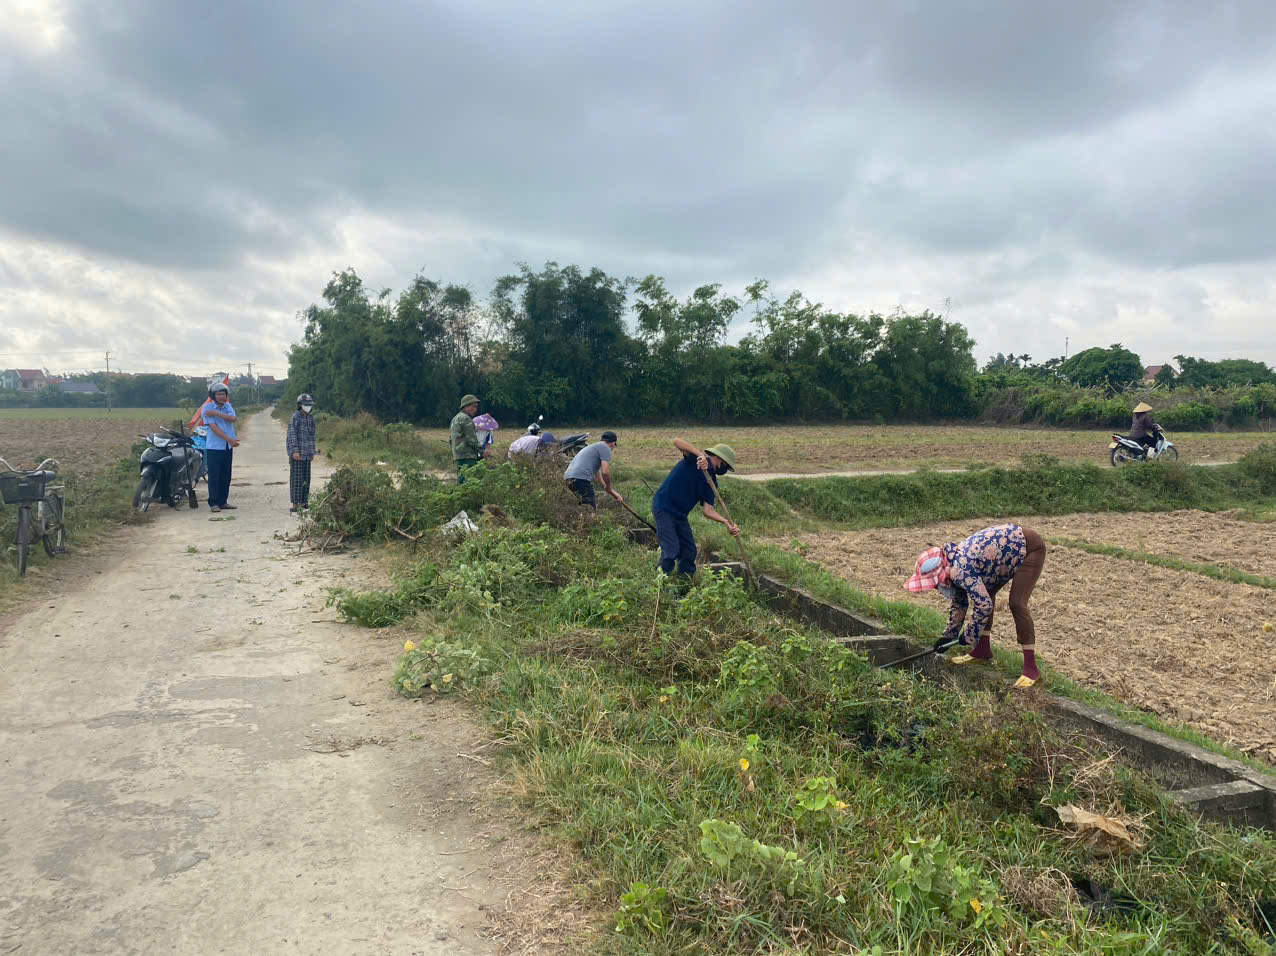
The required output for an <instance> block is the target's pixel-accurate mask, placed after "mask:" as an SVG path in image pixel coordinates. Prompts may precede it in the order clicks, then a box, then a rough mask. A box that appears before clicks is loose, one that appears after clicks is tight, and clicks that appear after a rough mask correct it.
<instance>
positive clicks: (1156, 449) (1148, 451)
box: [1108, 425, 1179, 468]
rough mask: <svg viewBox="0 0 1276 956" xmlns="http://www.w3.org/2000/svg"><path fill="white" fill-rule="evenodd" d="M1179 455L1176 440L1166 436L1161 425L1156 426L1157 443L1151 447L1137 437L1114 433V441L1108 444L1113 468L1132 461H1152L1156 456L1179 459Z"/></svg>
mask: <svg viewBox="0 0 1276 956" xmlns="http://www.w3.org/2000/svg"><path fill="white" fill-rule="evenodd" d="M1178 457H1179V450H1178V449H1177V448H1175V447H1174V442H1172V441H1170V440H1169V439H1168V438H1166V437H1165V432H1164V431H1163V430H1162V429H1161V426H1160V425H1157V426H1156V444H1155V445H1154V446H1152V447H1151V448H1149V447H1148V446H1147V445H1145V444H1143V442H1141V441H1139V440H1138V439H1137V438H1127V437H1126V436H1125V435H1113V436H1112V443H1111V444H1110V445H1108V460H1109V461H1111V462H1112V467H1113V468H1119V467H1120V466H1121V465H1127V464H1129V463H1130V462H1132V461H1151V460H1152V459H1154V458H1156V459H1160V458H1164V459H1165V460H1166V461H1177V460H1178Z"/></svg>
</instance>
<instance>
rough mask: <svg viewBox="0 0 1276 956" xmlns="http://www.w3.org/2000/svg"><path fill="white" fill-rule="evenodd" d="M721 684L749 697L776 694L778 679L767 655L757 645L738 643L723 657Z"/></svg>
mask: <svg viewBox="0 0 1276 956" xmlns="http://www.w3.org/2000/svg"><path fill="white" fill-rule="evenodd" d="M718 682H719V684H721V685H723V686H725V687H727V688H728V689H731V690H735V691H738V692H742V693H744V694H747V695H755V694H762V695H766V696H769V695H771V694H774V693H775V690H776V677H775V673H774V671H773V670H772V669H771V665H770V663H769V662H768V661H767V655H766V653H765V652H764V651H763V650H762V648H760V647H758V646H757V645H755V644H750V643H749V642H748V641H737V642H736V645H735V646H734V647H732V648H731V649H730V650H729V651H727V652H726V654H724V655H723V656H722V664H721V666H720V677H719V678H718Z"/></svg>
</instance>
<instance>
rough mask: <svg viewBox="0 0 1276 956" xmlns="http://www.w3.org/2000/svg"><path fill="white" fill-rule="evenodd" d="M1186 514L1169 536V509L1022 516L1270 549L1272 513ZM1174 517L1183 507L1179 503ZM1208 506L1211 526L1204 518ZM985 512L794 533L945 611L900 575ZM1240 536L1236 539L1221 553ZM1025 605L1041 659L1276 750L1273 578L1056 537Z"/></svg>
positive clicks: (889, 594)
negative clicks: (1167, 562) (904, 525)
mask: <svg viewBox="0 0 1276 956" xmlns="http://www.w3.org/2000/svg"><path fill="white" fill-rule="evenodd" d="M1187 514H1188V515H1190V521H1191V522H1192V523H1191V524H1190V525H1189V527H1190V528H1191V529H1192V530H1190V531H1186V532H1184V533H1183V534H1182V535H1181V537H1180V538H1178V539H1177V540H1176V539H1175V538H1174V537H1173V530H1172V529H1173V523H1172V521H1173V519H1174V518H1175V515H1169V514H1167V515H1155V516H1150V515H1149V516H1145V515H1139V516H1134V515H1131V516H1111V515H1102V516H1099V515H1069V516H1065V517H1062V518H1043V519H1040V520H1037V519H1033V518H1027V519H1024V522H1023V523H1025V524H1027V525H1028V526H1029V527H1033V528H1036V529H1037V530H1038V531H1041V532H1042V533H1043V534H1045V535H1047V536H1050V535H1062V536H1068V537H1072V538H1077V539H1082V540H1087V541H1095V542H1099V541H1103V540H1104V538H1105V536H1111V535H1113V534H1121V533H1124V531H1125V527H1124V522H1127V521H1128V522H1130V523H1131V525H1133V524H1135V523H1138V524H1140V525H1148V526H1149V535H1151V533H1152V532H1153V531H1159V533H1160V534H1162V535H1164V537H1159V538H1156V539H1154V540H1157V541H1165V542H1167V543H1168V545H1167V548H1166V550H1165V551H1164V552H1163V553H1166V554H1175V555H1178V556H1181V557H1185V558H1190V559H1192V560H1198V561H1204V560H1206V559H1207V558H1209V557H1213V559H1214V560H1215V561H1217V562H1219V563H1227V564H1230V565H1232V566H1237V567H1247V566H1250V565H1252V562H1253V560H1254V558H1255V557H1256V556H1257V555H1259V554H1261V553H1263V551H1264V549H1265V551H1266V553H1267V554H1270V553H1272V551H1273V549H1276V527H1273V526H1272V525H1270V524H1250V523H1246V522H1239V521H1236V520H1235V519H1217V516H1211V515H1199V514H1193V513H1187ZM1178 518H1179V520H1180V521H1183V520H1185V518H1184V513H1179V515H1178ZM1212 518H1213V519H1216V520H1218V524H1217V526H1216V527H1211V526H1210V525H1209V520H1210V519H1212ZM992 523H994V522H993V521H991V520H989V521H982V522H981V521H979V520H972V521H966V522H961V523H959V524H958V523H945V524H940V525H929V526H925V527H918V528H908V529H898V528H896V529H874V530H871V531H856V532H844V533H831V534H821V535H806V536H803V538H802V541H803V543H804V544H806V545H807V546H808V547H809V548H810V552H809V557H810V558H811V559H812V560H815V561H818V562H819V563H820V564H822V565H824V566H825V567H827V568H828V569H829V570H831V571H833V572H835V573H837V574H839V575H841V576H842V577H844V578H846V579H847V580H849V581H853V582H855V583H856V584H858V585H860V586H861V587H864V588H865V589H867V590H870V591H872V592H874V593H876V594H880V595H882V596H883V597H886V598H889V599H892V600H896V601H900V600H922V601H927V602H929V603H931V604H932V605H933V606H934V607H935V608H936V609H937V610H941V611H944V610H946V604H945V603H944V601H943V599H942V597H940V596H939V595H938V594H935V593H933V592H932V593H930V594H927V595H924V596H918V597H909V596H908V595H907V592H905V591H904V589H903V582H904V580H905V579H906V578H907V577H908V575H909V574H910V573H911V571H912V567H913V562H914V560H915V558H916V556H917V553H918V552H919V551H921V550H922V549H923V548H925V547H926V546H928V545H930V544H939V543H943V542H945V541H952V540H957V539H959V538H962V537H965V536H966V535H967V534H969V533H971V532H972V531H976V530H978V529H979V528H981V527H985V526H987V525H989V524H992ZM1151 540H1153V539H1152V538H1151V537H1149V542H1150V541H1151ZM1241 541H1243V542H1244V543H1245V548H1244V552H1243V553H1241V552H1240V551H1239V550H1238V551H1236V552H1235V553H1233V554H1229V552H1228V549H1229V548H1232V547H1233V546H1234V545H1236V544H1237V543H1238V542H1241ZM1112 543H1120V542H1119V541H1113V542H1112ZM1146 550H1149V551H1158V550H1160V549H1158V548H1155V547H1148V548H1146ZM1225 557H1226V558H1229V560H1227V561H1224V558H1225ZM1252 569H1253V570H1262V569H1261V568H1260V567H1254V568H1252ZM1007 596H1008V595H1007V594H1006V593H1003V594H1002V595H1001V596H999V598H998V601H997V613H996V618H995V620H996V624H995V627H994V631H993V641H994V643H995V644H997V645H999V646H1001V647H1008V648H1013V647H1014V646H1015V639H1014V624H1013V622H1012V621H1011V618H1010V614H1009V611H1008V609H1007V608H1006V598H1007ZM1032 610H1033V616H1034V618H1035V620H1036V622H1037V648H1038V650H1037V653H1038V656H1039V657H1040V659H1041V660H1043V661H1044V662H1045V663H1047V664H1049V665H1050V666H1052V667H1054V668H1056V669H1057V670H1059V671H1061V672H1063V673H1064V674H1066V675H1068V676H1069V677H1071V678H1072V679H1074V680H1076V681H1078V682H1079V683H1081V684H1084V685H1086V686H1089V687H1094V688H1096V689H1098V690H1102V691H1104V692H1106V693H1108V694H1111V695H1112V696H1113V697H1116V698H1118V699H1120V700H1123V701H1125V702H1126V703H1128V704H1130V705H1131V706H1135V707H1139V708H1142V709H1144V710H1147V711H1151V712H1152V713H1155V714H1157V715H1159V716H1161V717H1163V718H1166V719H1168V720H1175V721H1181V722H1183V723H1185V724H1188V725H1189V726H1191V727H1193V728H1195V729H1197V730H1199V731H1200V732H1202V733H1205V734H1208V735H1209V736H1211V737H1213V738H1214V739H1216V740H1219V741H1222V742H1225V743H1229V744H1232V745H1234V746H1236V747H1238V748H1239V749H1242V750H1244V751H1246V752H1248V753H1251V754H1254V755H1255V756H1260V757H1263V758H1264V759H1266V760H1270V761H1273V762H1276V633H1266V632H1264V630H1263V625H1264V623H1273V624H1276V592H1273V591H1271V590H1267V589H1264V588H1259V587H1251V586H1249V585H1246V584H1234V583H1231V582H1226V581H1216V580H1214V579H1212V578H1207V577H1204V576H1202V575H1200V574H1195V573H1193V572H1189V571H1176V570H1170V569H1166V568H1160V567H1153V566H1149V565H1145V564H1141V563H1138V562H1135V561H1129V560H1124V559H1120V558H1112V557H1107V556H1104V555H1097V554H1091V553H1089V552H1086V551H1081V550H1078V549H1074V548H1066V547H1057V546H1052V547H1051V548H1050V552H1049V554H1048V556H1047V558H1046V567H1045V571H1044V572H1043V573H1042V576H1041V580H1040V581H1039V582H1038V584H1037V589H1036V590H1035V591H1034V592H1033V597H1032Z"/></svg>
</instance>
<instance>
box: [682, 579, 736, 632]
mask: <svg viewBox="0 0 1276 956" xmlns="http://www.w3.org/2000/svg"><path fill="white" fill-rule="evenodd" d="M749 603H750V602H749V594H748V592H747V591H746V590H745V588H744V582H743V581H741V580H740V579H739V578H738V577H736V576H735V575H734V574H732V573H731V572H730V571H726V570H723V571H702V572H701V573H700V580H699V582H698V583H697V585H696V587H694V588H692V589H691V590H690V591H688V592H687V594H686V596H684V597H683V599H682V602H681V603H680V604H679V605H678V616H679V617H683V618H691V619H697V620H698V619H716V618H719V617H721V616H722V615H723V614H726V613H729V612H734V613H737V614H738V613H742V612H743V611H745V610H746V609H747V608H748V607H749Z"/></svg>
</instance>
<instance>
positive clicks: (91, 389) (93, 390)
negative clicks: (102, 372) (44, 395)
mask: <svg viewBox="0 0 1276 956" xmlns="http://www.w3.org/2000/svg"><path fill="white" fill-rule="evenodd" d="M58 387H59V388H60V389H61V390H62V392H63V393H64V394H66V395H100V394H102V390H101V389H100V388H98V387H97V386H96V385H94V384H93V383H92V382H63V383H62V384H61V385H59V386H58Z"/></svg>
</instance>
